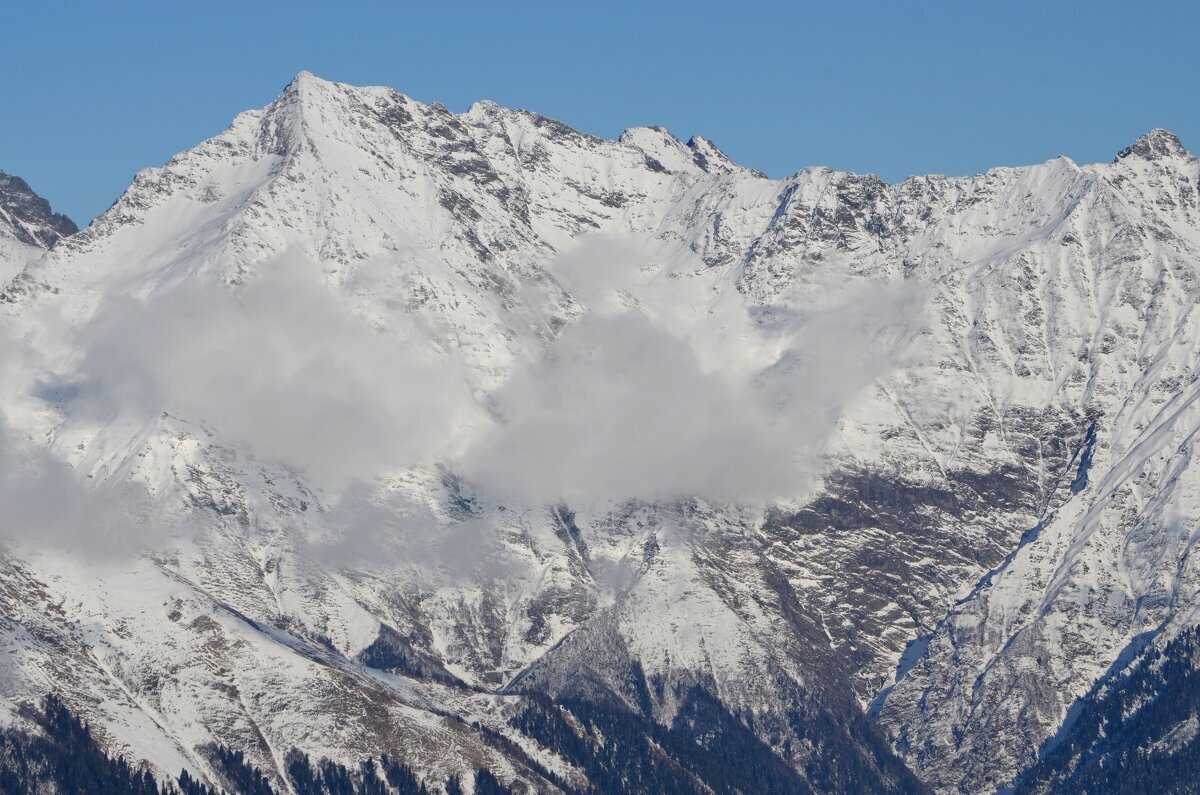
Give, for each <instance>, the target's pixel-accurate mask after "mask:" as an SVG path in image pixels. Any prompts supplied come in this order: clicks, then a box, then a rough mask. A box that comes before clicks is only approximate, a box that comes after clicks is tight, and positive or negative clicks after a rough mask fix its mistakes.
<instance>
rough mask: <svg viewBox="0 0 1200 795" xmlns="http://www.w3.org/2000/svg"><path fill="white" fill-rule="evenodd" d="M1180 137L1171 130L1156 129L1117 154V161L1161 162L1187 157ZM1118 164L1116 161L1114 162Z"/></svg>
mask: <svg viewBox="0 0 1200 795" xmlns="http://www.w3.org/2000/svg"><path fill="white" fill-rule="evenodd" d="M1187 156H1188V151H1187V150H1186V149H1184V148H1183V144H1182V143H1181V142H1180V140H1179V137H1178V136H1177V135H1175V133H1173V132H1170V131H1169V130H1164V129H1162V128H1161V127H1156V128H1155V129H1153V130H1151V131H1150V132H1148V133H1145V134H1144V135H1142V136H1141V137H1140V138H1138V139H1137V140H1136V141H1134V142H1133V143H1132V144H1130V145H1129V146H1127V147H1125V148H1124V149H1122V150H1121V151H1120V152H1117V158H1116V159H1117V160H1124V159H1125V158H1127V157H1139V158H1141V159H1143V160H1161V159H1163V158H1168V157H1187ZM1114 162H1116V161H1114Z"/></svg>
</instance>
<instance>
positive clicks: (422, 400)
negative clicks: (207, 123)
mask: <svg viewBox="0 0 1200 795" xmlns="http://www.w3.org/2000/svg"><path fill="white" fill-rule="evenodd" d="M1198 185H1200V162H1198V161H1197V160H1196V159H1195V158H1193V157H1192V156H1191V155H1190V154H1188V153H1187V152H1186V150H1185V149H1184V148H1183V147H1182V145H1181V144H1180V143H1179V141H1178V140H1177V139H1176V138H1175V137H1174V136H1173V135H1171V134H1170V133H1167V132H1165V131H1162V130H1155V131H1152V132H1150V133H1148V134H1147V135H1145V136H1143V137H1142V138H1141V139H1139V140H1138V141H1137V142H1135V143H1134V144H1133V145H1132V146H1130V147H1128V148H1126V149H1123V150H1121V152H1120V154H1119V155H1118V157H1117V158H1116V160H1115V161H1114V162H1113V163H1109V164H1098V165H1087V166H1079V165H1077V164H1075V163H1073V162H1071V161H1070V160H1068V159H1066V158H1059V159H1056V160H1052V161H1050V162H1048V163H1045V164H1042V165H1037V166H1031V167H1027V168H1016V169H1010V168H1003V169H994V170H992V171H989V172H987V173H986V174H982V175H976V176H973V177H966V178H950V177H941V176H930V177H914V178H911V179H909V180H906V181H904V182H902V183H899V184H888V183H884V182H883V181H881V180H879V179H877V178H875V177H873V176H870V175H867V176H862V175H855V174H847V173H842V172H835V171H831V170H829V169H824V168H812V169H805V170H802V171H799V172H797V173H796V174H794V175H792V176H790V177H788V178H786V179H782V180H771V179H768V178H766V177H765V176H763V175H762V174H760V173H758V172H755V171H753V170H750V169H745V168H742V167H739V166H738V165H736V164H734V163H733V162H731V161H730V160H729V159H728V158H727V157H726V156H725V155H724V154H723V153H721V152H720V150H719V149H718V148H717V147H716V146H715V145H714V144H713V143H711V142H709V141H706V140H704V139H702V138H699V137H695V138H692V139H691V140H689V141H688V142H686V143H684V142H681V141H679V140H678V139H676V138H675V137H674V136H673V135H672V134H671V133H669V132H667V131H666V130H663V129H661V128H654V127H645V128H636V129H633V130H629V131H626V132H625V133H624V134H622V136H621V137H620V139H619V140H617V141H606V140H601V139H597V138H594V137H591V136H588V135H585V134H582V133H579V132H576V131H574V130H571V129H570V128H568V127H566V126H564V125H562V124H560V123H558V122H555V121H553V120H550V119H547V118H544V117H542V116H539V115H537V114H534V113H531V112H527V111H518V110H508V109H504V108H501V107H498V106H496V105H495V104H493V103H488V102H481V103H477V104H476V105H474V106H472V107H471V108H470V109H469V110H468V111H467V112H465V113H463V114H454V113H451V112H450V111H448V110H447V109H445V108H443V107H441V106H439V105H426V104H422V103H419V102H416V101H414V100H412V99H410V98H408V97H405V96H403V95H402V94H399V93H397V92H395V91H393V90H391V89H386V88H359V87H352V86H347V85H342V84H336V83H329V82H326V81H323V80H320V79H318V78H316V77H314V76H312V75H309V74H306V73H304V74H301V75H299V76H298V77H297V78H296V79H295V80H294V81H293V82H292V83H291V84H290V85H289V86H288V87H287V88H286V89H285V90H284V92H283V94H282V95H281V96H280V97H279V98H278V99H276V100H275V101H274V102H273V103H271V104H270V105H268V106H267V107H266V108H263V109H261V110H257V111H249V112H247V113H244V114H242V115H240V116H238V118H237V119H235V120H234V122H233V124H232V126H231V127H230V128H229V129H228V130H227V131H226V132H224V133H222V134H220V135H218V136H217V137H215V138H213V139H210V140H208V141H205V142H203V143H201V144H200V145H198V146H197V147H195V148H193V149H190V150H188V151H186V152H183V153H181V154H179V155H177V156H175V157H174V158H172V159H171V160H170V161H169V162H168V163H166V164H165V165H164V166H162V167H160V168H152V169H148V170H146V171H143V172H142V173H140V174H139V175H138V176H137V177H136V179H135V180H134V182H133V184H132V185H131V186H130V187H129V189H128V190H127V191H126V192H125V194H124V195H122V196H121V197H120V198H119V199H118V200H117V201H116V202H115V203H114V205H113V206H112V208H110V209H109V210H108V211H107V212H106V213H105V214H103V215H101V216H100V217H99V218H97V219H96V220H95V221H94V222H93V223H92V224H91V226H89V227H88V228H87V229H85V230H83V231H81V232H78V233H76V234H73V235H70V236H69V237H65V238H63V239H62V240H61V241H58V242H57V243H56V244H55V245H54V246H53V248H51V249H50V250H49V251H47V252H45V253H44V254H41V255H39V256H38V258H37V259H36V261H32V262H28V261H24V262H22V264H21V266H20V271H19V273H16V275H14V276H13V277H12V278H11V279H8V280H7V283H6V284H5V285H4V286H3V287H2V288H0V299H2V300H0V322H2V323H3V329H4V336H3V339H4V340H5V341H6V347H5V349H4V350H2V351H0V354H3V355H2V356H0V365H3V366H4V367H5V368H6V373H8V375H9V377H6V378H5V379H4V380H3V385H2V387H0V391H2V394H3V398H2V402H0V406H3V412H4V419H5V423H4V425H2V426H0V431H2V432H3V434H4V439H3V440H4V441H6V442H7V444H6V445H4V449H5V450H6V451H7V452H6V454H5V456H4V457H3V458H0V494H2V495H4V498H5V502H6V504H10V505H19V506H22V508H21V510H19V511H14V513H13V515H11V516H10V517H9V518H8V520H7V524H8V525H9V529H8V530H7V531H6V532H5V538H6V539H7V541H8V546H9V548H10V552H9V554H8V556H7V558H6V562H5V565H4V568H3V572H2V574H0V576H2V578H3V581H4V587H3V589H0V599H2V600H3V605H4V607H3V610H0V616H2V617H3V626H2V628H3V638H2V640H0V649H3V654H4V655H5V657H4V660H3V663H2V666H3V667H2V670H4V671H5V672H6V675H5V677H3V678H0V686H2V688H3V694H4V700H5V702H6V703H8V704H12V705H15V704H19V703H22V702H32V701H35V700H36V699H38V698H40V697H41V695H43V694H44V693H45V692H46V691H48V690H55V691H56V692H58V693H59V695H60V697H61V698H62V699H63V701H64V703H66V704H67V705H69V707H70V708H71V709H72V710H73V711H75V712H76V713H77V714H79V715H80V716H82V717H84V718H85V719H87V720H88V721H89V723H90V725H92V726H96V727H99V728H100V729H102V732H103V736H102V738H101V739H102V741H103V743H104V744H105V747H106V748H107V749H109V750H111V751H114V752H118V753H123V754H126V755H128V756H129V757H130V758H133V759H144V760H147V761H148V762H149V763H150V764H151V765H152V766H153V767H154V769H156V770H157V771H160V772H162V773H165V774H167V775H175V774H177V772H178V771H179V770H181V769H187V770H188V771H190V775H192V776H196V777H199V778H200V779H202V780H206V781H211V782H219V781H221V780H222V779H221V774H220V772H219V770H218V769H217V767H216V766H215V765H214V763H213V761H212V759H213V757H212V755H211V754H206V753H205V752H204V751H203V749H205V748H211V747H217V746H220V747H228V748H237V749H244V751H245V754H246V757H247V760H248V763H249V764H251V765H253V766H254V767H257V768H259V769H260V770H262V771H263V773H264V775H266V776H267V777H268V778H270V779H271V781H272V783H273V784H274V785H283V784H284V782H285V779H286V777H287V770H286V768H287V764H286V761H285V760H286V758H287V756H288V753H289V751H291V750H292V749H298V750H299V751H300V752H303V753H306V754H308V755H309V756H310V757H312V758H314V759H317V758H320V757H328V758H329V759H331V760H332V761H333V762H336V763H338V764H342V765H347V766H349V767H350V768H351V769H354V768H355V767H356V766H357V765H358V763H359V762H360V761H361V760H362V759H364V758H367V757H373V758H378V757H380V755H382V754H385V753H386V754H388V755H390V756H391V757H394V758H399V759H401V760H402V761H403V762H404V764H406V765H407V766H409V767H410V768H412V769H413V770H414V771H415V772H416V774H417V775H418V776H420V777H422V778H423V779H425V780H426V781H428V782H430V783H434V784H437V783H440V782H443V781H446V780H448V779H449V778H451V777H452V776H456V775H457V776H463V777H465V778H470V777H471V776H472V775H474V771H475V770H477V769H480V768H486V769H489V770H491V771H492V773H494V774H495V775H496V776H497V777H498V780H499V781H500V782H502V783H503V784H504V785H505V786H514V787H519V786H521V785H520V784H519V783H518V782H525V783H527V784H529V785H531V786H533V787H535V788H542V789H548V790H553V789H556V788H557V789H568V788H572V787H575V788H579V787H584V786H585V785H586V783H587V782H590V783H591V785H592V786H594V787H596V788H597V789H598V790H600V791H610V790H613V789H621V788H625V789H626V790H628V791H638V790H639V789H644V788H645V787H646V786H652V787H654V788H658V789H661V790H662V791H668V790H671V789H672V788H675V789H678V790H679V791H687V789H688V787H691V788H694V789H700V788H703V787H705V786H706V787H708V788H710V789H713V790H716V791H734V789H738V788H740V789H743V790H744V789H745V787H746V786H747V783H746V782H750V781H753V782H754V784H753V785H752V786H751V787H750V788H751V789H755V788H757V789H763V790H774V791H796V792H807V791H814V792H881V791H895V792H909V791H920V790H921V789H922V788H923V787H925V786H928V787H929V788H930V789H931V790H933V791H937V792H960V791H961V792H984V791H994V790H997V789H1000V788H1002V787H1005V786H1008V785H1009V784H1011V783H1012V782H1013V781H1014V780H1015V779H1016V777H1017V775H1018V774H1019V773H1020V772H1021V771H1022V770H1024V769H1026V768H1028V767H1030V766H1031V765H1034V764H1036V763H1037V762H1038V760H1039V758H1040V757H1039V750H1040V749H1042V748H1043V744H1044V743H1046V742H1047V741H1048V740H1050V739H1051V738H1053V737H1054V736H1055V735H1056V734H1058V733H1059V732H1060V730H1062V727H1063V726H1064V721H1066V720H1067V719H1068V716H1069V714H1070V710H1071V709H1072V707H1073V705H1075V704H1076V703H1077V702H1079V699H1081V698H1084V697H1085V696H1087V694H1088V693H1090V692H1091V691H1092V688H1093V687H1094V686H1095V683H1096V682H1098V681H1100V680H1102V679H1103V678H1104V677H1105V676H1107V675H1110V673H1111V670H1112V669H1113V668H1114V666H1116V667H1118V668H1119V667H1123V666H1122V661H1126V662H1127V661H1128V660H1129V659H1132V658H1133V657H1134V656H1136V654H1138V653H1141V650H1142V649H1143V648H1145V647H1146V644H1147V643H1150V642H1153V643H1157V644H1165V643H1169V642H1170V641H1171V639H1172V638H1174V637H1176V636H1177V635H1181V633H1184V632H1189V631H1191V628H1192V627H1193V626H1195V625H1196V624H1198V623H1200V618H1197V617H1196V615H1195V605H1196V594H1197V590H1198V589H1197V587H1196V586H1195V576H1194V569H1193V564H1192V563H1191V559H1190V551H1191V547H1192V544H1191V539H1192V532H1193V527H1192V522H1191V520H1190V519H1189V518H1188V517H1190V516H1193V515H1195V511H1192V510H1190V507H1191V506H1190V502H1189V501H1190V500H1191V499H1193V497H1194V494H1195V493H1196V489H1195V486H1194V484H1195V483H1196V476H1195V475H1194V474H1191V470H1190V460H1191V452H1190V451H1191V444H1192V433H1193V431H1194V430H1195V429H1196V427H1197V425H1198V423H1197V420H1198V419H1200V418H1197V417H1196V416H1195V415H1194V412H1195V411H1196V409H1194V408H1193V404H1194V401H1193V400H1192V398H1193V397H1194V396H1195V395H1194V394H1193V393H1194V392H1195V377H1194V373H1195V372H1196V369H1195V358H1194V357H1195V355H1196V344H1195V340H1197V339H1200V337H1198V335H1197V334H1196V328H1195V327H1194V324H1195V323H1196V314H1195V306H1196V304H1197V297H1198V296H1197V291H1198V290H1200V286H1198V285H1200V282H1198V281H1197V270H1198V266H1200V256H1198V254H1200V206H1198V205H1200V190H1198ZM52 242H53V241H52ZM1080 703H1081V702H1080ZM14 714H15V713H14ZM613 749H620V751H619V752H618V751H616V750H613ZM656 760H657V761H656ZM664 760H666V761H665V763H664ZM651 771H657V772H656V773H654V775H659V774H661V775H663V776H666V777H667V778H666V779H662V780H657V779H656V780H654V783H653V784H648V783H647V782H648V779H647V778H646V776H648V775H651ZM910 771H911V772H910ZM914 774H915V777H914ZM753 776H761V777H760V778H753ZM668 779H669V781H668ZM918 779H919V781H918ZM639 782H640V786H639Z"/></svg>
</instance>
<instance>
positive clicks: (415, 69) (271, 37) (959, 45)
mask: <svg viewBox="0 0 1200 795" xmlns="http://www.w3.org/2000/svg"><path fill="white" fill-rule="evenodd" d="M0 23H2V24H3V27H4V31H5V35H4V45H3V47H0V59H2V60H3V62H4V80H3V82H2V83H0V85H2V86H3V88H2V89H0V92H2V93H0V170H4V171H8V172H10V173H14V174H18V175H20V176H23V177H25V178H26V180H28V181H29V182H30V184H31V185H32V186H33V187H34V189H35V190H37V191H38V192H40V193H42V194H43V195H45V196H46V197H47V198H49V199H50V200H51V202H52V203H53V204H54V206H55V208H56V209H59V210H61V211H64V212H67V213H68V214H70V215H71V216H72V217H73V218H75V220H76V221H78V222H79V223H81V224H83V223H86V222H87V221H88V220H89V219H90V218H91V217H92V216H93V215H95V214H97V213H99V212H102V211H103V210H104V209H105V208H106V207H108V205H109V204H110V203H111V202H112V201H113V200H114V199H115V198H116V197H117V196H118V195H119V194H120V193H121V191H122V190H124V188H125V186H126V185H127V184H128V183H129V181H130V179H131V178H132V177H133V175H134V173H135V172H136V171H137V170H138V169H140V168H143V167H145V166H150V165H157V164H160V163H162V162H163V161H165V160H166V159H167V158H169V157H170V156H171V155H172V154H173V153H175V152H176V151H178V150H180V149H183V148H186V147H188V146H191V145H193V144H195V143H197V142H198V141H200V140H202V139H204V138H206V137H208V136H210V135H213V134H215V133H217V132H219V131H220V130H222V129H223V128H224V127H225V126H227V125H228V123H229V121H230V120H231V119H232V118H233V116H234V115H236V114H237V113H238V112H239V111H241V110H244V109H247V108H251V107H259V106H261V105H265V104H266V103H267V102H269V101H270V100H271V99H273V98H274V97H275V96H276V95H277V94H278V93H279V91H280V90H281V89H282V88H283V87H284V85H286V84H287V82H288V81H289V80H290V79H291V77H292V76H293V75H294V74H295V73H296V72H298V71H300V70H302V69H308V70H309V71H312V72H314V73H316V74H317V75H319V76H321V77H324V78H326V79H330V80H339V81H344V82H349V83H357V84H362V85H367V84H374V85H389V86H393V87H395V88H397V89H399V90H400V91H402V92H404V93H406V94H408V95H410V96H412V97H414V98H416V99H419V100H422V101H428V102H432V101H439V102H442V103H443V104H445V105H447V106H448V107H450V108H451V109H452V110H464V109H465V108H466V107H467V106H468V105H470V104H471V102H473V101H474V100H477V99H483V98H487V99H493V100H495V101H497V102H499V103H500V104H502V105H509V106H516V107H524V108H529V109H531V110H536V111H538V112H540V113H542V114H544V115H547V116H552V117H555V118H558V119H561V120H562V121H565V122H566V123H568V124H570V125H572V126H574V127H576V128H578V129H581V130H584V131H586V132H590V133H593V134H596V135H601V136H605V137H614V136H616V135H618V134H619V133H620V132H621V130H623V129H625V128H626V127H631V126H637V125H642V124H660V125H663V126H666V127H668V128H669V129H671V130H672V131H673V132H674V133H675V134H676V135H678V136H680V137H681V138H684V139H686V138H687V137H688V136H689V135H691V134H693V133H698V134H700V135H703V136H705V137H707V138H710V139H712V140H713V141H714V142H715V143H716V144H717V145H718V146H720V147H721V148H723V149H724V150H725V151H726V152H727V153H728V154H729V155H730V156H731V157H733V158H734V159H735V160H737V161H738V162H741V163H743V164H745V165H749V166H753V167H756V168H758V169H760V170H762V171H764V172H766V173H767V174H769V175H771V176H785V175H787V174H790V173H791V172H793V171H795V170H797V169H799V168H802V167H804V166H810V165H828V166H832V167H834V168H839V169H848V170H853V171H871V172H874V173H876V174H879V175H880V176H882V177H884V178H885V179H888V180H900V179H903V178H904V177H906V176H908V175H910V174H923V173H945V174H967V173H975V172H978V171H981V170H984V169H986V168H988V167H990V166H994V165H1019V164H1025V163H1032V162H1041V161H1044V160H1047V159H1049V158H1051V157H1055V156H1058V155H1061V154H1065V155H1068V156H1070V157H1072V158H1074V159H1076V160H1077V161H1080V162H1092V161H1097V160H1109V159H1111V158H1112V157H1113V155H1114V154H1115V153H1116V151H1117V150H1118V149H1119V148H1121V147H1122V146H1124V145H1126V144H1128V143H1130V142H1132V141H1133V140H1134V139H1135V138H1136V137H1137V136H1138V135H1140V134H1141V133H1142V132H1144V131H1146V130H1147V129H1150V128H1152V127H1166V128H1168V129H1170V130H1173V131H1174V132H1175V133H1176V134H1178V135H1179V136H1180V137H1181V138H1182V139H1183V142H1184V144H1185V145H1187V146H1189V148H1191V149H1192V150H1193V151H1196V150H1200V52H1198V50H1200V38H1198V37H1200V3H1196V2H1184V1H1182V0H1180V1H1178V2H1177V1H1176V0H1160V1H1158V2H1141V3H1133V2H1120V3H1118V2H1109V1H1108V0H1089V1H1088V2H1070V3H1068V2H1051V1H1049V0H1044V1H1043V2H1026V1H1025V0H994V1H993V2H984V0H960V2H939V1H938V0H925V1H923V2H917V1H916V0H888V1H885V0H878V1H877V2H835V1H834V0H826V1H825V2H806V1H805V0H796V1H794V2H753V1H752V0H726V2H710V1H709V0H693V1H692V2H688V3H677V4H676V3H652V2H643V3H632V2H615V1H610V2H605V3H587V2H572V1H571V0H559V2H540V0H529V1H528V2H520V3H502V2H445V1H444V0H443V2H436V0H427V2H422V3H407V2H342V3H333V2H329V3H312V2H299V1H296V0H293V2H288V3H277V2H273V1H271V0H239V2H227V0H193V1H192V2H176V1H175V0H169V1H164V0H155V2H119V1H118V2H95V0H90V1H89V2H38V1H37V0H30V1H27V2H20V3H11V4H6V7H5V8H4V9H3V12H2V14H0Z"/></svg>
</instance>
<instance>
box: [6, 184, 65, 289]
mask: <svg viewBox="0 0 1200 795" xmlns="http://www.w3.org/2000/svg"><path fill="white" fill-rule="evenodd" d="M78 231H79V228H78V227H77V226H75V222H74V221H72V220H71V219H70V218H68V217H67V216H65V215H62V214H60V213H56V212H54V211H53V210H51V209H50V202H48V201H46V200H45V199H43V198H42V197H40V196H38V195H37V194H36V193H34V192H33V190H32V189H31V188H30V187H29V185H28V183H26V182H25V180H23V179H21V178H20V177H14V176H12V175H10V174H5V173H4V172H3V171H0V268H3V270H0V279H3V280H5V281H7V280H8V279H10V278H12V277H13V276H15V275H16V273H17V272H18V271H19V270H20V268H22V267H24V266H25V264H26V263H27V262H29V261H31V260H33V259H36V258H37V257H38V256H40V255H41V250H42V249H45V248H49V247H50V246H52V245H54V244H55V243H57V242H58V241H59V240H60V239H61V238H63V237H66V236H67V235H72V234H74V233H75V232H78Z"/></svg>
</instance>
